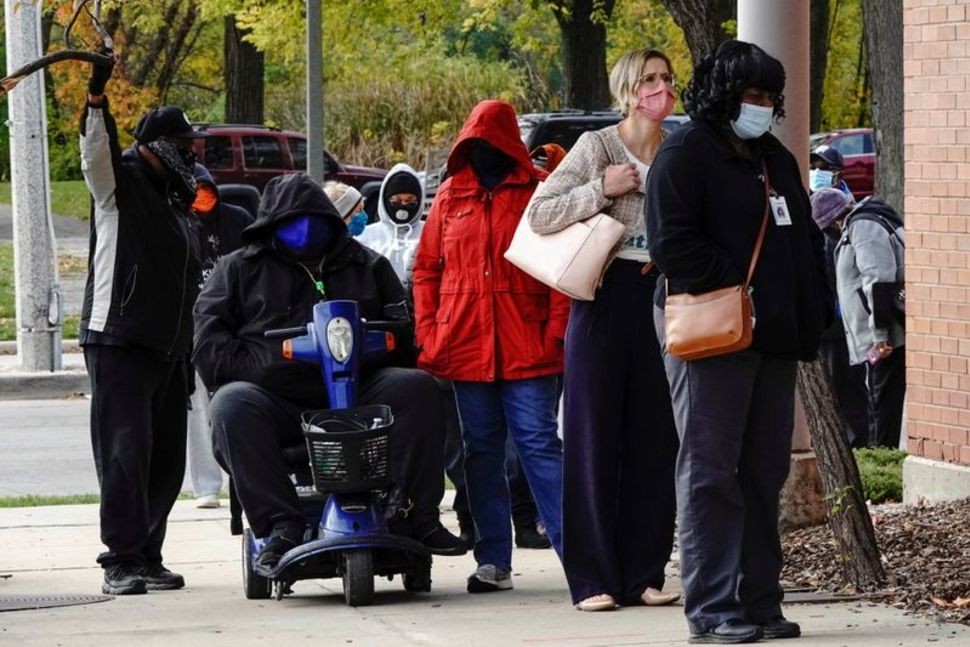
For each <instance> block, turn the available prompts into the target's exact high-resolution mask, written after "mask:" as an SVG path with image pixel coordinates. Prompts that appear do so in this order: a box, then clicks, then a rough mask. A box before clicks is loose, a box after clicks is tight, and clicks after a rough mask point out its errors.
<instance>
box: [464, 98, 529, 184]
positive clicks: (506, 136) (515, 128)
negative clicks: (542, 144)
mask: <svg viewBox="0 0 970 647" xmlns="http://www.w3.org/2000/svg"><path fill="white" fill-rule="evenodd" d="M472 139H481V140H484V141H486V142H488V143H489V144H491V145H492V146H494V147H495V148H497V149H499V150H500V151H502V152H503V153H505V154H506V155H508V156H509V157H511V158H512V159H514V160H515V162H516V168H515V170H513V171H512V172H511V173H510V174H509V176H508V178H506V180H505V181H506V182H509V181H511V182H528V181H529V180H531V179H533V178H535V179H537V180H541V179H544V177H545V174H544V173H542V171H540V170H539V169H537V168H536V167H535V165H533V163H532V160H531V159H530V158H529V151H528V150H526V147H525V144H523V143H522V137H521V136H520V134H519V121H518V119H516V116H515V108H513V107H512V106H511V104H508V103H506V102H505V101H498V100H496V99H486V100H485V101H480V102H479V103H478V105H476V106H475V107H474V108H473V109H472V111H471V114H470V115H468V119H466V120H465V124H464V125H463V126H462V127H461V132H460V133H459V134H458V139H456V140H455V145H454V146H452V148H451V153H450V154H449V155H448V175H452V176H454V175H458V173H459V172H460V171H461V170H462V169H463V168H465V167H467V166H468V147H469V141H470V140H472Z"/></svg>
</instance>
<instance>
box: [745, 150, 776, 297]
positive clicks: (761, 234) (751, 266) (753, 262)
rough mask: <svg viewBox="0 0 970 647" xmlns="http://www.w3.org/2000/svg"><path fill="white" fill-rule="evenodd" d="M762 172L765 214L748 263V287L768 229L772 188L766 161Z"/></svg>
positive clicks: (762, 163)
mask: <svg viewBox="0 0 970 647" xmlns="http://www.w3.org/2000/svg"><path fill="white" fill-rule="evenodd" d="M761 173H762V177H763V178H764V185H765V215H764V217H763V218H762V219H761V231H759V232H758V240H756V241H755V243H754V253H752V254H751V263H749V264H748V278H746V279H745V280H744V287H745V288H747V287H748V286H749V285H750V284H751V278H752V277H753V276H754V268H755V266H756V265H757V264H758V257H759V256H761V245H762V244H763V243H764V242H765V232H767V231H768V209H769V205H770V203H771V201H770V199H769V198H770V189H771V183H770V182H769V180H768V167H767V166H766V165H765V163H764V161H762V162H761Z"/></svg>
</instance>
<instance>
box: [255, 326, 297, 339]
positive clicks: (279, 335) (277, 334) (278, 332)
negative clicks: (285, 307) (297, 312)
mask: <svg viewBox="0 0 970 647" xmlns="http://www.w3.org/2000/svg"><path fill="white" fill-rule="evenodd" d="M304 334H306V326H296V327H295V328H277V329H275V330H267V331H266V332H264V333H263V337H264V338H265V339H286V338H288V337H297V336H299V335H304Z"/></svg>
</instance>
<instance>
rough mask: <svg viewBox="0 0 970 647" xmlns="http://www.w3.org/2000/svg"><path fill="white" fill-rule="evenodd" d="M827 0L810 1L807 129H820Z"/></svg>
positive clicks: (826, 56) (826, 45)
mask: <svg viewBox="0 0 970 647" xmlns="http://www.w3.org/2000/svg"><path fill="white" fill-rule="evenodd" d="M830 36H831V32H830V31H829V0H812V2H811V39H812V52H811V55H810V56H811V70H812V71H811V80H810V91H809V92H810V94H809V115H810V116H809V131H810V132H813V133H817V132H819V131H820V130H821V129H822V99H823V97H824V94H825V68H826V67H827V66H828V54H829V39H830Z"/></svg>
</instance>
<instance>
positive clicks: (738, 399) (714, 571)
mask: <svg viewBox="0 0 970 647" xmlns="http://www.w3.org/2000/svg"><path fill="white" fill-rule="evenodd" d="M656 313H657V321H658V326H661V325H662V324H661V323H660V322H662V321H663V311H661V310H660V309H659V308H657V309H656ZM658 336H660V337H662V328H661V335H658ZM661 343H662V342H661ZM664 362H665V364H666V366H667V376H668V378H669V379H670V394H671V398H672V400H673V404H674V416H675V418H676V420H677V432H678V434H679V435H680V451H679V453H678V455H677V515H678V516H677V519H678V531H679V537H680V545H679V547H680V572H681V583H682V585H683V588H684V613H685V614H686V615H687V622H688V624H689V625H690V628H691V631H693V632H701V631H705V630H707V629H710V628H712V627H716V626H717V625H719V624H720V623H722V622H725V621H727V620H730V619H735V618H736V619H747V620H748V621H750V622H764V621H767V620H769V619H771V618H773V617H775V616H778V615H780V614H781V600H782V595H783V592H782V588H781V586H780V585H779V583H778V578H779V576H780V574H781V566H782V553H781V541H780V539H779V536H778V495H779V493H780V492H781V487H782V485H784V483H785V479H786V478H787V477H788V468H789V464H790V454H791V441H792V431H793V428H794V415H795V404H794V403H795V370H796V364H797V362H795V361H794V360H781V359H776V358H772V357H769V356H767V355H762V354H761V353H758V352H756V351H751V350H746V351H741V352H738V353H731V354H729V355H721V356H719V357H708V358H706V359H700V360H694V361H689V362H685V361H683V360H680V359H677V358H676V357H673V356H672V355H669V354H667V353H665V354H664Z"/></svg>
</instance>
